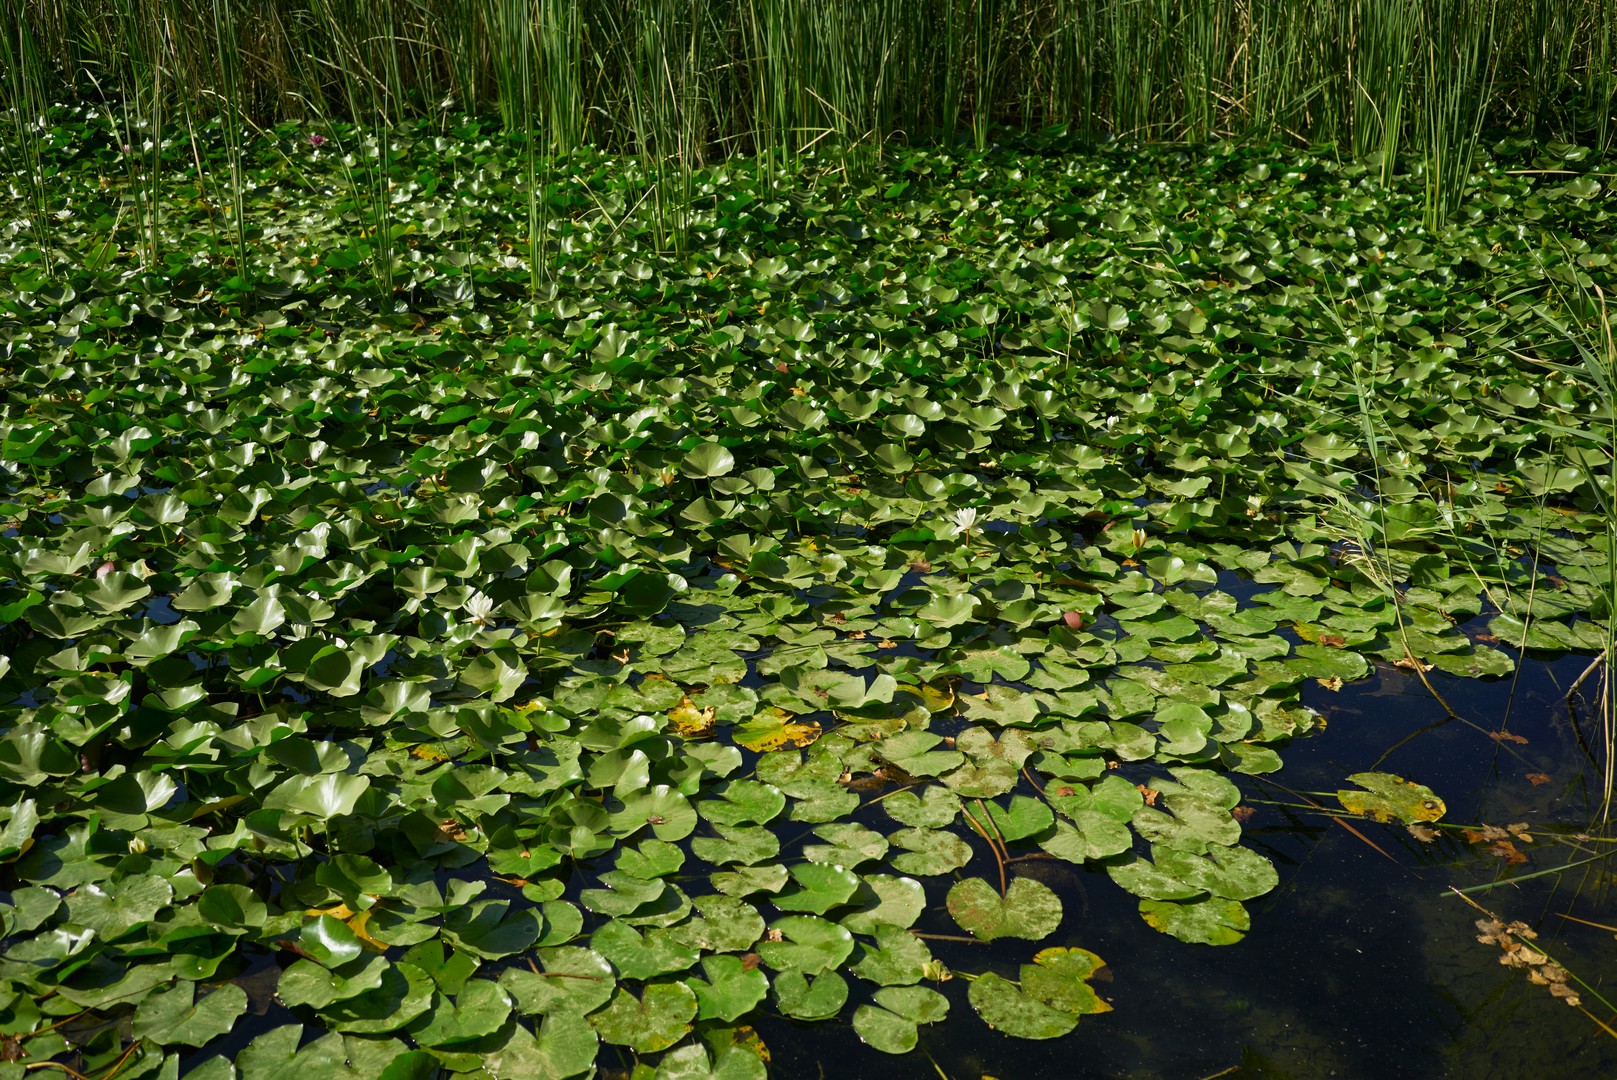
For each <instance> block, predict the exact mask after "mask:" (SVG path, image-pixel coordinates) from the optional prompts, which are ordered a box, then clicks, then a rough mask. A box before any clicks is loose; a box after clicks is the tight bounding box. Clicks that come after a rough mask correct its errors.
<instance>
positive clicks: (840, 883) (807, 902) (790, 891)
mask: <svg viewBox="0 0 1617 1080" xmlns="http://www.w3.org/2000/svg"><path fill="white" fill-rule="evenodd" d="M787 873H788V874H790V875H791V878H792V884H790V885H787V886H786V887H785V888H783V889H781V890H780V891H779V892H778V893H776V894H775V906H776V907H778V908H780V909H781V910H782V911H811V912H813V913H814V914H816V915H824V914H825V913H826V912H827V911H830V910H831V909H832V908H835V907H841V906H842V905H843V904H846V903H847V902H848V901H849V900H850V899H852V898H853V894H854V893H855V892H856V891H857V890H858V888H859V875H857V874H855V873H854V872H853V871H852V870H847V869H844V868H843V867H841V866H832V865H826V864H823V863H813V862H808V863H797V864H796V865H794V866H791V867H789V868H788V869H787Z"/></svg>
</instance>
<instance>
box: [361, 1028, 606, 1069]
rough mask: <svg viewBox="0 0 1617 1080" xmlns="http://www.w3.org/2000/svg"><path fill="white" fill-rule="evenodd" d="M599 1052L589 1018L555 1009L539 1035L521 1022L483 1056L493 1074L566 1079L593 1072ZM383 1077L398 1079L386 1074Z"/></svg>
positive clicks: (435, 1062) (435, 1067)
mask: <svg viewBox="0 0 1617 1080" xmlns="http://www.w3.org/2000/svg"><path fill="white" fill-rule="evenodd" d="M599 1051H600V1037H599V1036H598V1035H596V1034H595V1029H594V1028H592V1027H591V1026H590V1023H589V1021H588V1020H586V1019H585V1018H584V1017H583V1016H582V1015H580V1014H578V1013H574V1012H553V1013H550V1014H548V1015H546V1016H545V1018H544V1021H543V1022H542V1023H541V1024H540V1025H539V1031H538V1033H537V1034H536V1035H530V1034H528V1032H527V1030H526V1029H525V1028H523V1027H522V1026H521V1025H518V1026H517V1027H516V1029H515V1030H514V1031H513V1032H512V1033H511V1038H510V1039H509V1040H508V1041H507V1042H506V1043H505V1045H504V1046H502V1047H500V1048H499V1049H497V1050H492V1051H489V1052H487V1053H486V1054H485V1055H483V1067H484V1069H485V1070H487V1071H488V1073H489V1075H491V1076H545V1077H555V1078H556V1080H564V1078H566V1077H570V1076H578V1075H581V1074H583V1073H585V1072H587V1071H589V1069H590V1068H591V1067H592V1066H593V1065H594V1064H595V1058H596V1055H597V1054H598V1053H599ZM431 1064H432V1067H433V1069H434V1070H436V1069H437V1066H438V1060H437V1059H436V1058H433V1059H431ZM433 1075H436V1073H435V1072H429V1073H426V1074H424V1075H423V1076H422V1077H420V1078H419V1080H430V1078H431V1077H432V1076H433ZM383 1080H394V1078H391V1077H384V1078H383ZM398 1080H404V1078H402V1077H401V1078H398ZM411 1080H417V1078H414V1077H412V1078H411Z"/></svg>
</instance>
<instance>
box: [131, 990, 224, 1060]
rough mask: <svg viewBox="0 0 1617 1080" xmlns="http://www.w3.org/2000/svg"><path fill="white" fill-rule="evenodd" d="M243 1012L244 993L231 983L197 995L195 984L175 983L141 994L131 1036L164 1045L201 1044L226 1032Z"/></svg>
mask: <svg viewBox="0 0 1617 1080" xmlns="http://www.w3.org/2000/svg"><path fill="white" fill-rule="evenodd" d="M246 1011H247V993H246V991H244V990H243V989H242V988H241V987H239V986H237V985H235V984H234V983H226V984H225V985H223V986H221V987H219V988H218V989H216V990H212V991H209V992H206V993H205V994H204V995H203V996H202V997H201V998H200V999H199V998H198V997H197V985H196V984H195V983H191V982H180V983H176V984H175V985H174V986H173V987H172V988H171V989H169V990H166V991H162V992H160V993H156V994H150V995H148V996H147V997H145V998H144V999H143V1000H142V1001H141V1003H140V1005H139V1006H138V1007H137V1008H136V1009H135V1026H134V1032H135V1038H137V1039H151V1040H152V1041H153V1042H155V1043H157V1044H159V1045H164V1044H172V1043H180V1044H183V1045H185V1046H202V1045H204V1044H206V1043H207V1042H208V1041H209V1040H210V1039H215V1038H217V1037H219V1036H220V1035H223V1034H225V1033H226V1032H228V1031H230V1029H231V1028H232V1027H233V1026H234V1025H235V1023H236V1019H237V1017H239V1016H241V1014H242V1013H244V1012H246Z"/></svg>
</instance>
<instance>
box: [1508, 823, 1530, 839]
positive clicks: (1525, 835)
mask: <svg viewBox="0 0 1617 1080" xmlns="http://www.w3.org/2000/svg"><path fill="white" fill-rule="evenodd" d="M1505 830H1506V831H1507V832H1509V833H1510V835H1512V836H1514V837H1515V838H1516V839H1518V840H1520V841H1522V842H1523V843H1527V844H1531V843H1532V842H1533V836H1532V834H1531V833H1529V832H1528V831H1527V822H1525V821H1517V822H1514V823H1513V824H1510V825H1506V826H1505Z"/></svg>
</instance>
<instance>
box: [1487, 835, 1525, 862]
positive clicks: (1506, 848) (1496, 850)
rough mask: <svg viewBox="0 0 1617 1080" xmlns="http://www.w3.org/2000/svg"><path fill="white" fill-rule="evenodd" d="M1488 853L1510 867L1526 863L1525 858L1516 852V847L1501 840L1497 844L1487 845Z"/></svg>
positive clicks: (1507, 841)
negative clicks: (1502, 860)
mask: <svg viewBox="0 0 1617 1080" xmlns="http://www.w3.org/2000/svg"><path fill="white" fill-rule="evenodd" d="M1488 853H1489V854H1491V855H1497V856H1499V857H1500V858H1501V859H1504V860H1505V862H1506V864H1507V865H1510V866H1515V865H1517V864H1518V863H1524V862H1526V861H1527V856H1526V855H1523V854H1522V853H1521V852H1520V851H1518V850H1516V845H1515V844H1512V843H1511V842H1510V841H1509V840H1501V841H1499V842H1498V843H1497V844H1490V845H1488Z"/></svg>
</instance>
